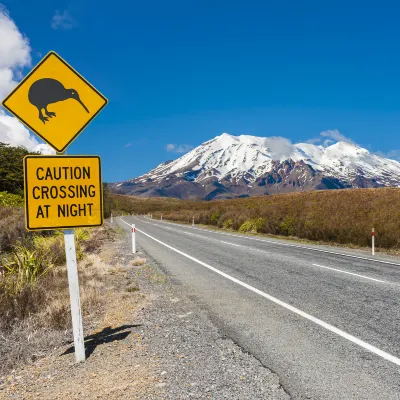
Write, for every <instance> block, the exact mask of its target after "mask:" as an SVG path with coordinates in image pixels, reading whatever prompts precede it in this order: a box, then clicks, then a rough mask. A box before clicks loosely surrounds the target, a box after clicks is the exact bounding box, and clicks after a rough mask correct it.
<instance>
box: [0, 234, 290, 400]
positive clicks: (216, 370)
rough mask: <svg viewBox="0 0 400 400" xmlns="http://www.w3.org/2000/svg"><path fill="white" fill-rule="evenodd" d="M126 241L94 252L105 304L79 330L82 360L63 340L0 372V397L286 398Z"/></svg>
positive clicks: (272, 377) (277, 384)
mask: <svg viewBox="0 0 400 400" xmlns="http://www.w3.org/2000/svg"><path fill="white" fill-rule="evenodd" d="M129 239H130V238H129V237H128V235H126V236H124V237H121V238H120V240H117V241H114V242H110V243H107V244H106V245H104V246H103V249H102V251H101V253H100V258H101V260H102V262H104V263H107V264H109V265H111V266H112V267H113V268H111V270H110V271H111V272H110V273H109V274H108V275H107V277H106V281H107V283H106V290H105V296H107V302H106V304H107V306H106V308H105V310H102V313H101V318H99V320H98V321H97V322H96V324H94V325H95V326H90V327H87V329H86V330H85V335H86V337H87V339H86V349H87V352H88V353H89V357H88V359H87V361H86V362H85V363H82V364H75V362H74V354H73V353H72V352H71V344H70V343H65V344H64V345H62V346H61V347H57V348H54V349H52V350H49V352H48V354H47V355H46V356H45V357H43V358H41V359H39V360H37V361H35V362H34V363H33V364H30V365H26V366H25V367H23V368H20V369H18V370H15V371H13V372H12V374H11V375H10V376H8V377H3V379H2V380H0V399H83V398H85V399H88V400H89V399H189V398H194V399H276V400H280V399H288V398H289V395H288V394H287V393H286V392H285V391H284V389H283V388H282V387H281V385H280V382H279V378H278V376H277V375H276V374H274V373H273V372H272V371H270V370H269V369H267V368H265V367H264V366H263V365H262V364H261V363H260V362H259V361H258V360H257V359H255V358H254V357H253V356H252V355H250V354H248V353H245V352H243V351H242V350H241V349H240V347H238V346H237V345H236V344H235V343H234V342H233V341H232V340H230V339H229V338H226V337H223V336H222V335H221V333H220V332H219V330H218V328H217V327H216V326H215V325H214V324H213V322H212V320H211V318H210V316H209V315H208V313H207V311H206V310H205V309H204V308H203V307H202V306H201V305H200V304H199V303H198V302H197V301H196V299H195V298H192V297H191V296H190V293H189V292H188V289H187V288H185V287H183V286H181V285H180V284H179V283H178V282H176V281H174V279H173V277H170V276H167V275H165V274H164V272H163V271H162V270H161V269H160V268H159V267H158V266H157V265H156V263H155V262H154V261H153V260H152V259H151V258H150V257H149V256H148V255H147V254H145V253H144V252H143V250H142V249H141V248H140V247H139V248H138V254H137V255H135V256H134V255H132V254H131V247H130V246H131V245H130V240H129ZM144 259H146V260H147V261H146V262H144ZM84 324H85V321H84Z"/></svg>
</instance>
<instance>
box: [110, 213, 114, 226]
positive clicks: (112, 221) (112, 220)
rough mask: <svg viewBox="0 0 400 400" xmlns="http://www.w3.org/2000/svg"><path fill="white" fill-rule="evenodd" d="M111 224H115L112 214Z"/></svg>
mask: <svg viewBox="0 0 400 400" xmlns="http://www.w3.org/2000/svg"><path fill="white" fill-rule="evenodd" d="M111 223H112V224H113V223H114V219H113V215H112V213H111Z"/></svg>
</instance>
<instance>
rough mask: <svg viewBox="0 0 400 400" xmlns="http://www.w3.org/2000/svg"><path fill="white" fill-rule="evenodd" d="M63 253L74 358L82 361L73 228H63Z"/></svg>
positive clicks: (79, 303) (83, 351)
mask: <svg viewBox="0 0 400 400" xmlns="http://www.w3.org/2000/svg"><path fill="white" fill-rule="evenodd" d="M64 242H65V255H66V258H67V272H68V287H69V297H70V301H71V317H72V330H73V332H74V346H75V360H76V362H77V363H80V362H83V361H85V359H86V356H85V341H84V338H83V325H82V312H81V298H80V295H79V281H78V264H77V261H76V249H75V234H74V230H73V229H67V230H64Z"/></svg>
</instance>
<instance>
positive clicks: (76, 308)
mask: <svg viewBox="0 0 400 400" xmlns="http://www.w3.org/2000/svg"><path fill="white" fill-rule="evenodd" d="M62 154H64V153H58V152H57V155H62ZM64 243H65V257H66V260H67V273H68V288H69V299H70V303H71V318H72V331H73V334H74V347H75V360H76V362H77V363H80V362H83V361H85V360H86V354H85V339H84V337H83V323H82V310H81V297H80V293H79V279H78V262H77V260H76V248H75V231H74V230H73V229H65V230H64Z"/></svg>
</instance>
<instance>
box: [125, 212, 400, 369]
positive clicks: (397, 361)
mask: <svg viewBox="0 0 400 400" xmlns="http://www.w3.org/2000/svg"><path fill="white" fill-rule="evenodd" d="M120 219H121V221H122V222H124V223H125V224H127V225H128V226H130V224H128V222H126V221H124V220H123V219H122V218H120ZM136 230H137V231H138V232H140V233H142V234H143V235H145V236H147V237H149V238H150V239H152V240H154V241H155V242H157V243H160V244H161V245H163V246H165V247H167V248H168V249H170V250H173V251H175V252H176V253H178V254H180V255H182V256H184V257H186V258H188V259H189V260H192V261H194V262H196V263H197V264H200V265H202V266H203V267H206V268H208V269H209V270H211V271H214V272H215V273H217V274H219V275H221V276H223V277H224V278H226V279H229V280H230V281H232V282H235V283H237V284H238V285H240V286H243V287H244V288H246V289H248V290H251V291H252V292H254V293H257V294H258V295H260V296H262V297H264V298H266V299H268V300H270V301H272V302H273V303H275V304H278V305H280V306H281V307H284V308H286V309H287V310H289V311H292V312H294V313H295V314H297V315H300V316H301V317H303V318H305V319H308V320H309V321H312V322H314V323H315V324H317V325H319V326H322V327H323V328H325V329H327V330H328V331H330V332H333V333H336V334H337V335H339V336H341V337H342V338H344V339H347V340H349V341H350V342H352V343H354V344H356V345H358V346H360V347H362V348H364V349H366V350H368V351H370V352H371V353H374V354H376V355H378V356H379V357H382V358H384V359H385V360H387V361H390V362H392V363H394V364H396V365H399V366H400V358H398V357H395V356H393V355H391V354H389V353H386V351H383V350H381V349H378V348H377V347H375V346H373V345H371V344H369V343H367V342H364V341H363V340H361V339H359V338H357V337H355V336H353V335H350V334H349V333H347V332H344V331H342V330H341V329H339V328H336V327H335V326H333V325H330V324H328V323H327V322H324V321H322V320H321V319H319V318H316V317H314V316H312V315H310V314H307V313H306V312H304V311H301V310H299V309H298V308H296V307H293V306H291V305H290V304H287V303H285V302H283V301H282V300H279V299H277V298H276V297H273V296H271V295H269V294H267V293H265V292H263V291H261V290H259V289H256V288H255V287H253V286H251V285H248V284H247V283H245V282H242V281H241V280H239V279H236V278H234V277H233V276H230V275H228V274H226V273H225V272H222V271H220V270H219V269H217V268H214V267H212V266H211V265H209V264H206V263H205V262H203V261H200V260H198V259H197V258H195V257H192V256H190V255H189V254H186V253H184V252H183V251H180V250H178V249H176V248H175V247H172V246H170V245H169V244H166V243H164V242H162V241H161V240H158V239H156V238H155V237H153V236H150V235H149V234H147V233H146V232H143V231H142V230H140V229H137V228H136Z"/></svg>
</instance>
